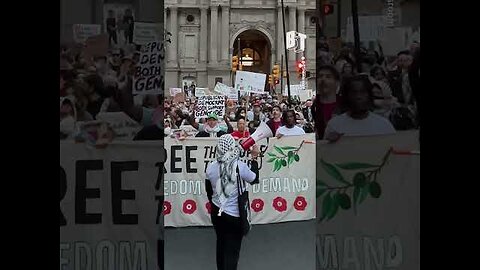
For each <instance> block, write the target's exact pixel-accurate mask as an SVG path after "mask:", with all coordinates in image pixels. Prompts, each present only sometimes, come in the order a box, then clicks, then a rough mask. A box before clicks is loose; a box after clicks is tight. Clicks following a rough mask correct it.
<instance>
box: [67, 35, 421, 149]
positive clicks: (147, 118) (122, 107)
mask: <svg viewBox="0 0 480 270" xmlns="http://www.w3.org/2000/svg"><path fill="white" fill-rule="evenodd" d="M320 44H321V46H319V47H318V50H319V52H320V54H319V55H320V56H321V57H320V58H319V60H320V61H322V65H321V67H320V68H317V70H316V89H314V93H315V94H314V96H312V98H310V99H307V100H302V101H301V100H300V99H299V97H298V96H294V97H292V98H291V99H288V98H287V97H286V96H282V95H277V94H275V93H274V92H270V93H268V92H265V94H245V93H242V96H241V97H240V99H239V101H236V100H230V99H225V114H224V115H225V116H224V117H219V115H216V114H213V113H211V114H208V116H207V117H206V118H203V119H195V117H194V112H195V108H196V102H197V99H198V98H197V97H196V96H195V84H194V83H191V85H190V86H188V85H187V84H186V83H185V85H184V86H183V90H184V91H185V94H186V95H185V98H184V99H182V101H176V102H174V100H173V97H167V98H164V96H163V95H141V96H135V95H134V94H133V93H132V81H133V75H134V74H135V65H136V63H137V62H138V61H139V58H140V52H139V48H138V46H135V45H133V44H126V45H125V46H124V47H123V48H116V49H112V50H110V52H109V53H108V54H107V55H101V56H96V57H93V58H91V59H87V58H86V56H85V54H84V53H83V51H82V50H81V48H78V47H75V46H71V47H66V46H62V47H61V50H60V138H61V139H67V138H73V139H76V140H80V141H81V140H83V141H85V140H86V141H88V140H91V141H97V140H99V139H101V137H102V136H104V137H105V138H104V139H105V140H107V141H108V139H110V140H111V139H113V137H114V134H112V131H111V130H110V129H109V127H108V125H107V126H105V127H104V128H103V130H104V131H105V132H103V133H101V134H100V133H99V132H98V131H97V132H96V133H95V132H93V133H92V132H89V131H88V130H87V131H85V130H81V129H79V126H80V124H81V123H91V122H95V121H96V120H98V119H97V116H98V115H99V114H101V113H106V112H123V113H125V114H126V115H127V116H128V117H130V118H131V119H133V120H134V121H135V122H136V123H138V125H139V130H138V133H137V134H136V136H135V137H134V138H132V139H134V140H160V139H163V138H165V137H166V136H170V137H173V138H177V139H185V138H187V137H193V136H196V137H220V136H221V135H223V134H232V136H234V138H235V139H244V138H248V137H249V136H250V134H252V133H254V132H255V130H256V128H257V127H258V126H259V125H260V123H261V122H265V123H266V124H267V126H268V127H269V128H270V129H271V130H272V134H274V136H277V137H281V136H285V135H292V134H293V135H300V134H304V133H313V132H315V133H316V134H317V138H318V139H328V140H330V141H335V140H337V139H338V138H340V137H341V136H343V135H346V136H355V135H376V134H390V133H394V132H395V130H407V129H416V128H418V127H419V123H420V121H419V120H420V119H419V114H418V106H419V99H418V92H419V81H420V80H419V79H420V44H419V43H417V42H415V43H414V44H412V46H411V48H410V49H409V50H405V51H401V52H399V53H398V54H397V55H396V57H394V58H392V59H386V58H385V57H384V56H383V54H382V53H381V47H380V52H378V51H375V50H366V49H362V50H361V51H360V55H359V56H358V57H355V56H354V53H353V49H352V48H351V47H349V46H344V47H343V48H342V49H341V50H339V51H338V53H336V54H334V53H332V52H330V50H329V47H328V44H327V43H326V42H321V43H320ZM358 65H360V67H361V69H360V70H361V72H358V68H357V67H358ZM109 136H112V138H110V137H109Z"/></svg>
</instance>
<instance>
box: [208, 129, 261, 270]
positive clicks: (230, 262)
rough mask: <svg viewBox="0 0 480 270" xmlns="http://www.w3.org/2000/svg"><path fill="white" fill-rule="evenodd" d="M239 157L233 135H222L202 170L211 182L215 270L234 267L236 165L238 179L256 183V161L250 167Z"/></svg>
mask: <svg viewBox="0 0 480 270" xmlns="http://www.w3.org/2000/svg"><path fill="white" fill-rule="evenodd" d="M239 157H240V148H239V147H238V144H237V142H236V141H235V139H234V138H233V136H232V135H230V134H225V135H222V136H220V138H219V139H218V143H217V151H216V160H215V161H213V162H212V163H210V164H209V165H208V166H207V171H206V177H207V182H210V183H211V190H210V192H211V193H212V195H211V197H210V196H209V200H210V203H211V207H212V208H211V209H212V211H211V219H212V223H213V227H214V229H215V232H216V235H217V248H216V249H217V253H216V259H217V269H218V270H221V269H222V270H236V269H237V265H238V260H239V256H240V248H241V246H242V239H243V234H242V229H241V223H240V214H239V210H238V188H237V167H238V172H239V174H240V179H242V180H244V181H246V182H248V183H251V184H252V183H258V163H257V162H256V161H252V169H250V168H249V167H248V165H247V164H246V163H244V162H243V161H240V160H239ZM252 170H253V171H252ZM254 171H255V172H254ZM208 193H209V187H208V185H207V194H208Z"/></svg>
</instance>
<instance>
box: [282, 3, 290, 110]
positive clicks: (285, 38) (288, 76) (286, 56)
mask: <svg viewBox="0 0 480 270" xmlns="http://www.w3.org/2000/svg"><path fill="white" fill-rule="evenodd" d="M282 21H283V45H284V47H285V48H284V49H285V69H286V70H287V89H288V103H289V104H291V103H292V100H291V98H292V96H291V95H290V74H289V72H288V50H287V32H286V30H285V8H284V7H283V0H282ZM291 31H293V30H291Z"/></svg>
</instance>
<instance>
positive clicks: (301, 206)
mask: <svg viewBox="0 0 480 270" xmlns="http://www.w3.org/2000/svg"><path fill="white" fill-rule="evenodd" d="M293 207H295V209H297V210H298V211H304V210H305V208H306V207H307V201H306V200H305V198H304V197H302V196H298V197H297V198H296V199H295V202H294V203H293Z"/></svg>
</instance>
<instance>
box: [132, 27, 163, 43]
mask: <svg viewBox="0 0 480 270" xmlns="http://www.w3.org/2000/svg"><path fill="white" fill-rule="evenodd" d="M162 28H163V25H162V24H161V23H146V22H135V23H134V28H133V43H135V44H139V45H143V44H147V43H149V42H155V41H157V40H162V39H163V37H162V32H163V31H162V30H163V29H162Z"/></svg>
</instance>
